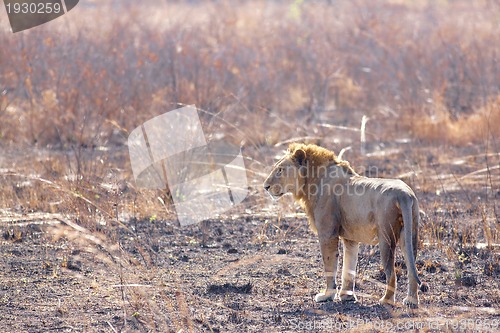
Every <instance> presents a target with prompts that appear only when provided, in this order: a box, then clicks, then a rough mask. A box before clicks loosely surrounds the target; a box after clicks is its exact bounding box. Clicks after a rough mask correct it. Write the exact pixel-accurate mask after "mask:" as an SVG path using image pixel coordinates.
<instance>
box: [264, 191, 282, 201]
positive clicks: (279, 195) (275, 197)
mask: <svg viewBox="0 0 500 333" xmlns="http://www.w3.org/2000/svg"><path fill="white" fill-rule="evenodd" d="M267 193H269V195H270V196H271V198H273V200H278V199H279V198H281V197H282V196H283V194H285V193H271V192H270V191H267Z"/></svg>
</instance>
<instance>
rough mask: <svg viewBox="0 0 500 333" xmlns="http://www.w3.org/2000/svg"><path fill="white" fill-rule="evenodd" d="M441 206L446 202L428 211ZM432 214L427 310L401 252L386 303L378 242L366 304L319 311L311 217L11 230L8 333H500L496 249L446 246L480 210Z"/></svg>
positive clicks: (425, 251)
mask: <svg viewBox="0 0 500 333" xmlns="http://www.w3.org/2000/svg"><path fill="white" fill-rule="evenodd" d="M425 201H427V204H425ZM431 203H435V198H432V199H429V198H427V200H424V204H423V205H422V206H424V207H425V206H427V207H429V206H430V205H431ZM427 214H428V215H427V217H426V218H424V219H423V220H422V222H421V223H422V225H423V226H424V227H425V225H426V224H429V223H433V222H432V221H442V222H441V223H442V226H441V228H440V229H438V230H440V231H439V232H441V233H442V235H441V237H442V239H443V243H442V244H441V245H439V244H432V245H429V244H425V242H424V241H421V243H422V244H421V246H420V249H419V255H418V258H417V266H418V271H419V275H420V277H421V280H422V281H423V282H424V283H425V284H426V285H427V286H428V290H427V291H425V292H421V293H420V302H421V305H420V307H419V309H416V310H408V309H405V308H403V306H402V299H403V297H404V294H405V290H406V284H407V277H406V276H407V275H406V267H405V265H404V263H403V259H402V255H401V252H400V250H398V257H397V273H398V292H397V295H396V301H397V304H396V305H395V306H393V307H383V306H380V305H378V303H377V301H378V299H379V298H380V297H381V296H382V294H383V290H384V289H383V288H384V283H385V276H384V273H383V272H382V270H381V268H380V265H379V251H378V247H377V246H367V245H362V246H361V250H360V258H359V263H358V274H357V279H356V291H357V296H358V302H357V303H341V302H329V303H323V304H316V303H314V301H313V297H314V295H315V294H316V293H317V292H319V291H320V289H321V288H324V282H323V278H322V271H323V266H322V262H321V258H320V253H319V245H318V242H317V240H316V236H314V235H313V234H312V233H311V232H310V231H309V230H308V227H307V222H306V220H305V218H304V217H303V216H302V215H300V214H299V215H296V214H295V215H294V214H290V215H286V214H283V215H282V216H280V215H277V214H268V216H264V215H260V216H259V215H255V214H249V215H246V216H245V215H240V216H238V217H236V218H234V219H221V220H212V221H209V222H205V223H202V224H199V225H193V226H188V227H178V226H176V225H175V223H174V222H173V221H159V220H154V219H149V220H142V221H138V220H131V221H129V222H128V223H127V224H125V225H124V226H116V227H113V228H112V227H111V226H107V227H108V229H106V228H105V227H103V229H102V230H98V231H93V232H92V233H91V232H88V231H87V230H86V229H83V228H80V227H78V226H76V225H73V224H72V223H69V225H68V224H67V223H65V222H64V219H62V218H59V217H57V216H55V217H54V216H52V217H50V216H46V217H44V218H39V219H37V218H34V217H33V216H31V217H30V218H29V219H28V218H26V220H27V222H24V224H23V223H17V224H16V225H15V226H13V225H12V224H9V223H2V225H1V235H2V236H3V237H2V240H1V242H2V246H1V256H2V260H1V261H0V281H1V284H0V331H2V332H151V331H157V332H262V331H266V332H285V331H290V332H295V331H311V332H316V331H317V332H320V331H325V330H330V331H339V330H346V331H347V330H352V331H357V332H359V331H370V332H378V331H382V332H392V331H407V330H411V329H420V330H421V331H424V332H425V331H434V332H438V331H439V332H441V331H472V330H477V331H491V332H495V331H498V325H499V321H500V279H499V276H500V266H499V260H500V253H499V252H500V251H499V249H498V247H496V248H495V247H494V248H482V249H481V248H479V249H478V248H477V247H475V246H468V247H467V246H464V245H463V244H462V245H460V244H453V245H451V244H449V243H446V238H447V237H449V236H450V235H449V234H450V232H451V231H450V230H449V227H450V224H449V223H448V224H447V222H446V221H449V220H450V215H454V216H455V218H457V217H458V218H459V220H460V221H462V222H463V223H470V224H471V225H473V224H477V223H478V221H477V220H476V218H475V217H474V216H472V215H471V214H473V212H470V211H459V210H457V211H451V212H450V211H448V210H443V209H441V210H439V209H434V210H430V211H429V210H428V211H427ZM421 229H424V228H422V227H421ZM450 237H451V236H450ZM340 260H342V257H341V258H340ZM340 262H341V261H340ZM423 289H424V290H425V289H426V288H423Z"/></svg>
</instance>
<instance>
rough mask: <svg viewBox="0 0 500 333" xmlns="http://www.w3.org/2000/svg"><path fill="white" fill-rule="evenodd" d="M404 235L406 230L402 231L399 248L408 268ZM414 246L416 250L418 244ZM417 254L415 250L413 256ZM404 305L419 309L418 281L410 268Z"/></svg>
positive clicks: (408, 262)
mask: <svg viewBox="0 0 500 333" xmlns="http://www.w3.org/2000/svg"><path fill="white" fill-rule="evenodd" d="M403 233H404V230H402V231H401V238H400V243H399V247H400V248H401V252H403V257H404V259H405V263H406V267H409V265H410V261H409V260H408V258H407V254H406V249H405V248H406V243H405V237H404V234H403ZM414 246H415V247H414V249H416V244H415V245H414ZM415 252H416V251H415V250H414V253H412V254H411V255H414V256H415ZM403 304H404V305H406V306H408V307H410V308H417V307H418V281H417V280H415V279H414V278H413V277H412V275H411V274H410V270H409V268H408V295H407V296H406V297H405V298H404V300H403Z"/></svg>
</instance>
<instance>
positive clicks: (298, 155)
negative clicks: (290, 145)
mask: <svg viewBox="0 0 500 333" xmlns="http://www.w3.org/2000/svg"><path fill="white" fill-rule="evenodd" d="M292 158H293V159H294V160H295V161H297V163H299V165H303V164H304V162H305V160H306V152H305V150H303V149H297V150H296V151H295V152H294V153H293V156H292Z"/></svg>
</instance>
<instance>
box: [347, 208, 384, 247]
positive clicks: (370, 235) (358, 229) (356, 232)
mask: <svg viewBox="0 0 500 333" xmlns="http://www.w3.org/2000/svg"><path fill="white" fill-rule="evenodd" d="M339 235H340V236H341V237H343V238H346V239H349V240H353V241H356V242H360V243H364V244H370V245H375V244H378V229H377V223H376V222H375V213H374V211H373V210H371V209H369V210H363V211H361V212H360V211H359V210H350V211H343V212H342V220H341V223H340V230H339Z"/></svg>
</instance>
